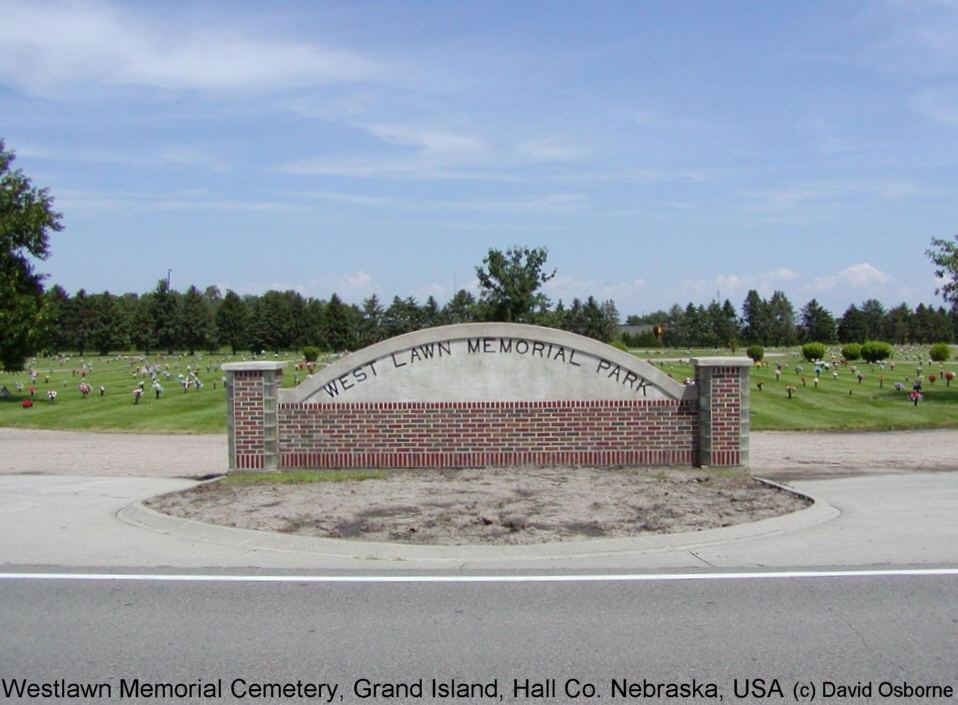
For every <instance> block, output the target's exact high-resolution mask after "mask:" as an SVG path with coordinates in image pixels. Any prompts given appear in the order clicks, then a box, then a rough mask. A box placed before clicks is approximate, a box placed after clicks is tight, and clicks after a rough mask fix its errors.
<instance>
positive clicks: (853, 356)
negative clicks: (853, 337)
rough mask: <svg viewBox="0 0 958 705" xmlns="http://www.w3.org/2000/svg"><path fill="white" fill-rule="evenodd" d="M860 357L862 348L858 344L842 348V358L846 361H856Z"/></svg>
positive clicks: (850, 344)
mask: <svg viewBox="0 0 958 705" xmlns="http://www.w3.org/2000/svg"><path fill="white" fill-rule="evenodd" d="M861 356H862V346H861V345H859V344H858V343H849V344H848V345H846V346H844V347H843V348H842V357H844V358H845V359H846V360H849V361H851V360H857V359H858V358H860V357H861Z"/></svg>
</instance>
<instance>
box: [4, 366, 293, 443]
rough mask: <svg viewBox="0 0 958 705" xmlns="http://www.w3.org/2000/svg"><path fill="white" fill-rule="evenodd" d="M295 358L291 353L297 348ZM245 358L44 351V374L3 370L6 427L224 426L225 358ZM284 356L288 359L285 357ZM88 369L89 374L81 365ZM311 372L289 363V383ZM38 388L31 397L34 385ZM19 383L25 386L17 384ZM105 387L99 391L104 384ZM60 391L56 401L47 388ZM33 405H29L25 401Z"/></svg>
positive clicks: (185, 429) (193, 429) (187, 429)
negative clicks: (53, 355)
mask: <svg viewBox="0 0 958 705" xmlns="http://www.w3.org/2000/svg"><path fill="white" fill-rule="evenodd" d="M289 357H293V354H291V355H290V356H289ZM242 359H247V357H246V356H237V357H232V356H228V355H197V356H195V357H191V356H188V355H177V356H160V355H155V356H151V357H150V358H148V359H147V358H145V357H143V356H140V355H118V356H109V357H91V356H87V357H84V358H80V357H71V358H64V359H61V360H56V359H49V358H44V359H41V360H38V361H37V362H36V365H35V368H34V369H36V371H37V373H38V376H37V378H36V380H35V381H33V382H31V377H30V372H29V371H26V372H22V373H5V372H4V373H0V384H2V385H3V386H5V387H6V388H7V389H8V390H9V391H10V392H11V394H12V398H10V399H7V400H0V426H15V427H22V428H41V429H57V430H67V429H71V430H90V431H126V432H136V433H225V432H226V393H225V391H224V388H223V375H224V373H223V371H222V370H221V369H220V365H222V364H223V363H224V362H234V361H236V360H242ZM279 359H283V358H279ZM151 365H158V366H159V380H160V384H161V385H162V387H163V391H162V392H161V393H160V397H159V398H157V397H156V393H155V392H154V391H153V390H152V389H151V380H150V377H149V376H144V375H143V374H142V372H141V370H143V369H144V368H145V367H147V366H151ZM84 370H85V371H86V375H85V376H83V375H82V372H83V371H84ZM191 372H193V373H195V374H196V376H197V377H198V378H199V380H200V382H201V383H202V386H201V387H199V388H197V387H196V386H195V385H192V384H191V385H190V386H189V387H188V388H187V391H184V387H183V385H182V383H181V380H180V375H182V376H183V378H184V379H185V378H187V377H188V376H189V374H190V373H191ZM297 375H298V376H299V378H300V380H302V378H304V377H305V373H303V372H297V371H296V370H295V369H293V366H292V365H290V367H289V368H287V370H286V375H285V376H284V386H292V385H293V383H294V376H297ZM83 381H86V382H87V383H88V384H89V385H90V386H91V387H92V391H91V392H90V393H89V395H88V396H87V397H86V398H84V397H83V395H82V393H81V392H80V391H79V390H78V388H77V387H78V385H79V384H80V383H81V382H83ZM140 382H143V383H144V385H143V387H144V388H143V395H142V397H141V398H140V401H139V403H136V404H134V395H133V390H134V388H136V387H137V386H138V385H139V383H140ZM31 384H32V385H33V386H34V387H35V391H34V394H33V396H32V397H31V395H30V392H29V387H30V386H31ZM18 385H22V386H23V389H22V391H21V390H18V388H17V387H18ZM101 385H102V386H103V387H105V388H106V391H105V392H104V393H103V395H102V396H101V395H100V393H99V387H100V386H101ZM50 390H53V391H56V393H57V396H56V400H55V401H54V402H53V403H51V402H50V400H49V398H48V396H47V393H48V392H49V391H50ZM25 399H31V400H32V401H33V407H32V408H29V409H25V408H23V406H22V403H23V400H25Z"/></svg>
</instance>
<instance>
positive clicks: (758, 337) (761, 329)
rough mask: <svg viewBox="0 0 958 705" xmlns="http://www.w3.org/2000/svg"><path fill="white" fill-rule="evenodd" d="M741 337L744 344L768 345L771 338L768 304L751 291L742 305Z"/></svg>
mask: <svg viewBox="0 0 958 705" xmlns="http://www.w3.org/2000/svg"><path fill="white" fill-rule="evenodd" d="M742 322H743V325H744V330H743V331H742V332H743V335H744V336H745V342H747V343H758V344H759V345H766V346H767V345H769V344H770V341H771V338H772V317H771V313H770V312H769V309H768V304H767V303H766V302H765V300H764V299H763V298H762V297H761V296H759V295H758V292H757V291H755V289H751V290H750V291H749V292H748V294H746V296H745V303H743V304H742Z"/></svg>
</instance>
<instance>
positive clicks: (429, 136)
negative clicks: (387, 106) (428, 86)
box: [366, 124, 483, 158]
mask: <svg viewBox="0 0 958 705" xmlns="http://www.w3.org/2000/svg"><path fill="white" fill-rule="evenodd" d="M366 129H367V131H368V132H369V133H370V134H372V135H374V136H376V137H378V138H379V139H381V140H383V141H384V142H387V143H389V144H396V145H402V146H409V147H419V148H421V149H422V150H423V151H424V152H425V153H426V154H428V155H430V156H432V157H441V158H452V157H463V156H469V157H475V156H476V155H478V154H481V153H482V152H483V144H482V140H480V139H478V138H476V137H473V136H471V135H463V134H457V133H455V132H449V131H447V130H441V129H431V128H422V127H417V126H414V125H386V124H379V125H368V126H367V127H366Z"/></svg>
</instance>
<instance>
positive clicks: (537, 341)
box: [223, 323, 751, 471]
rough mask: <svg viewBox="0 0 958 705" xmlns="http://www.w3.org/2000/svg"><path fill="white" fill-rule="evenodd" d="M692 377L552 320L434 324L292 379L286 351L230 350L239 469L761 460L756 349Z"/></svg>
mask: <svg viewBox="0 0 958 705" xmlns="http://www.w3.org/2000/svg"><path fill="white" fill-rule="evenodd" d="M692 362H693V366H694V369H695V373H694V374H695V384H694V385H683V384H680V383H678V382H676V381H675V380H673V379H671V378H669V377H668V376H667V375H665V374H663V373H662V372H661V371H660V370H657V369H656V368H654V367H653V366H651V365H649V364H647V363H645V362H643V361H642V360H639V359H638V358H636V357H635V356H633V355H630V354H628V353H625V352H622V351H620V350H618V349H616V348H613V347H611V346H608V345H605V344H603V343H600V342H598V341H595V340H592V339H590V338H585V337H582V336H579V335H575V334H572V333H568V332H565V331H560V330H555V329H551V328H540V327H537V326H529V325H521V324H511V323H481V324H480V323H474V324H460V325H453V326H442V327H437V328H429V329H424V330H421V331H416V332H415V333H410V334H408V335H403V336H399V337H396V338H393V339H391V340H386V341H383V342H381V343H377V344H376V345H372V346H370V347H368V348H366V349H364V350H360V351H358V352H355V353H353V354H351V355H348V356H346V357H344V358H342V359H341V360H338V361H337V362H335V363H334V364H332V365H330V366H329V367H327V368H325V369H323V370H321V371H319V372H317V373H316V374H314V375H312V376H311V377H310V378H308V379H307V380H306V381H304V382H303V383H302V384H300V385H299V386H297V387H295V388H293V389H281V388H280V386H281V382H282V376H283V367H284V366H285V363H282V362H249V363H230V364H226V365H224V366H223V369H224V370H226V372H227V375H228V380H227V415H228V428H229V449H230V450H229V452H230V468H231V470H236V471H243V470H246V471H251V470H282V469H292V468H333V467H336V468H358V467H364V468H370V467H387V468H394V467H399V468H406V467H475V466H489V465H499V466H501V465H693V464H694V465H715V466H739V465H747V464H748V440H747V439H748V367H749V365H750V363H751V361H749V360H747V359H745V358H705V359H700V360H693V361H692Z"/></svg>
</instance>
